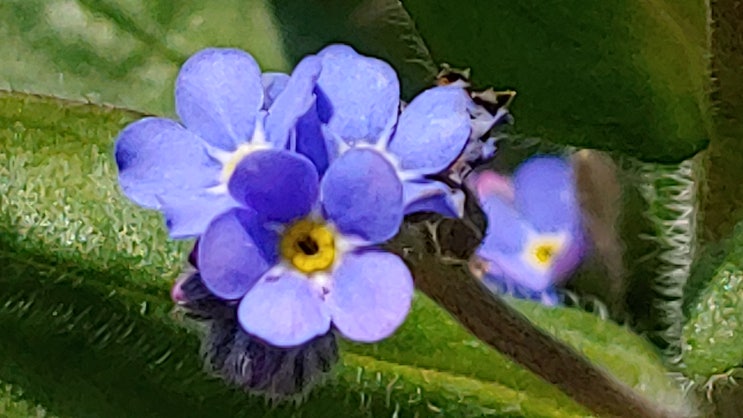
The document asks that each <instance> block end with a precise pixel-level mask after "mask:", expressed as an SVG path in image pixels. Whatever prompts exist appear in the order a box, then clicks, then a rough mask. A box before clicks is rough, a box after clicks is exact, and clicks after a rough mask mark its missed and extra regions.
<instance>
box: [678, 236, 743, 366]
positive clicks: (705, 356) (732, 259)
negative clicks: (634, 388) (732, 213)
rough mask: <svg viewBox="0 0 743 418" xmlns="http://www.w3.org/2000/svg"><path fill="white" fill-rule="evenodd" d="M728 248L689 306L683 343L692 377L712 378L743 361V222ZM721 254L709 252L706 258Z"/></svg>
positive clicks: (706, 259)
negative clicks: (704, 285)
mask: <svg viewBox="0 0 743 418" xmlns="http://www.w3.org/2000/svg"><path fill="white" fill-rule="evenodd" d="M725 247H726V248H725V250H724V254H725V255H724V257H722V263H721V264H719V265H718V267H717V268H716V269H715V271H714V274H713V275H712V277H711V279H709V281H708V282H707V283H706V287H704V288H703V289H702V290H701V291H699V293H698V295H697V299H696V300H695V301H694V303H692V304H691V305H690V306H689V313H688V315H689V319H688V321H687V323H686V325H685V326H684V330H683V338H684V342H683V346H682V349H683V361H684V363H685V364H686V370H685V374H686V375H687V376H689V377H697V376H701V377H704V378H706V377H710V376H712V375H714V374H718V373H723V372H725V371H727V370H728V369H731V368H733V367H737V366H740V365H741V364H742V363H743V298H741V295H743V224H738V226H737V227H736V230H735V234H734V235H733V237H732V238H730V239H729V240H728V241H727V242H726V243H725ZM718 257H720V255H719V252H718V254H708V257H706V258H705V261H709V260H714V259H716V258H718ZM700 270H701V271H702V272H705V271H709V269H708V268H700ZM697 285H698V284H697Z"/></svg>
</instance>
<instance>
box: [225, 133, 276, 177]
mask: <svg viewBox="0 0 743 418" xmlns="http://www.w3.org/2000/svg"><path fill="white" fill-rule="evenodd" d="M269 148H271V147H270V146H269V145H268V144H263V143H259V144H252V143H251V144H242V145H240V146H239V147H237V149H236V150H235V151H233V152H232V153H231V154H229V158H228V159H227V161H226V162H225V163H223V164H222V173H221V174H220V176H219V180H220V181H221V182H222V183H225V184H226V183H228V182H229V181H230V177H232V174H233V173H234V172H235V169H236V168H237V165H238V164H240V161H242V160H243V158H245V157H247V156H248V154H252V153H253V152H255V151H259V150H263V149H269Z"/></svg>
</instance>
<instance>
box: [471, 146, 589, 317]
mask: <svg viewBox="0 0 743 418" xmlns="http://www.w3.org/2000/svg"><path fill="white" fill-rule="evenodd" d="M472 186H473V188H474V189H475V191H476V193H477V195H478V198H479V200H480V203H481V205H482V208H483V211H484V212H485V215H486V216H487V220H488V227H487V231H486V235H485V239H484V240H483V242H482V244H481V245H480V247H479V248H478V250H477V255H478V256H479V258H480V259H481V260H482V261H483V262H484V265H485V268H484V270H485V279H486V282H490V284H494V285H496V286H499V287H501V288H502V290H505V291H507V292H509V293H512V294H515V295H517V296H522V297H528V298H532V299H541V300H542V301H543V302H545V303H548V304H554V303H556V295H555V288H554V285H555V284H556V283H557V282H559V281H560V280H563V279H565V278H566V277H567V276H568V275H569V274H570V273H572V271H573V270H574V269H575V268H576V267H577V266H578V264H579V263H580V261H581V259H582V257H583V255H584V253H585V249H586V241H585V235H584V232H583V228H582V220H581V212H580V207H579V204H578V201H577V197H576V191H575V185H574V179H573V172H572V169H571V167H570V165H569V164H568V163H567V162H566V161H564V160H563V159H561V158H558V157H546V156H542V157H534V158H531V159H529V160H528V161H526V162H524V163H523V164H521V165H520V166H519V167H518V168H517V169H516V171H515V172H514V174H513V178H512V180H509V179H507V178H505V177H502V176H499V175H497V174H495V173H493V172H482V173H479V175H477V176H476V178H475V180H474V181H473V182H472Z"/></svg>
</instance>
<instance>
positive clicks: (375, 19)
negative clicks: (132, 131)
mask: <svg viewBox="0 0 743 418" xmlns="http://www.w3.org/2000/svg"><path fill="white" fill-rule="evenodd" d="M728 3H729V2H727V1H719V2H714V6H715V7H718V8H719V10H717V11H716V12H715V10H712V11H708V10H707V8H706V5H705V3H704V2H701V1H699V0H683V1H678V2H671V1H665V0H653V1H648V2H639V3H638V2H629V1H616V2H589V1H586V0H570V1H567V2H565V1H563V2H544V1H531V0H529V1H525V2H524V1H521V2H515V1H505V0H497V1H496V0H493V1H487V0H476V1H471V2H467V3H463V2H452V1H439V0H435V1H432V0H424V1H420V0H406V1H404V2H403V3H400V2H398V1H393V0H323V1H319V0H307V1H299V0H273V1H262V0H217V1H213V2H208V3H205V2H200V1H195V0H184V1H178V2H171V1H166V0H153V1H144V0H49V1H45V0H4V1H2V2H0V39H2V40H3V41H2V42H0V54H1V56H2V57H3V60H2V62H0V89H3V90H7V91H14V92H16V93H2V94H1V95H0V266H2V274H0V337H1V338H0V360H2V361H0V385H1V386H0V389H2V390H0V415H2V416H8V417H26V416H58V417H70V418H71V417H86V416H91V417H93V416H95V417H100V416H105V417H117V416H122V417H123V416H153V417H155V416H157V417H165V416H179V417H188V416H194V417H207V416H217V415H220V416H224V415H228V416H286V415H302V416H325V414H326V413H327V411H328V410H333V411H338V413H339V414H342V415H343V416H391V415H393V414H394V413H395V412H397V413H398V416H414V415H415V414H418V415H419V416H480V415H496V416H523V417H532V416H534V417H536V416H540V417H543V416H544V417H551V416H555V417H569V416H583V415H586V414H587V412H586V411H585V410H584V409H583V408H582V407H580V406H579V405H577V404H575V403H574V402H573V401H571V400H570V399H569V398H567V397H566V396H565V395H564V394H562V393H561V392H559V391H558V390H557V389H555V388H553V387H551V386H549V385H547V384H546V383H544V382H543V381H541V380H540V379H538V378H537V377H535V376H534V375H533V374H531V373H529V372H527V371H526V370H525V369H523V368H521V367H520V366H517V365H515V364H513V363H512V362H510V361H508V360H507V359H506V358H504V357H503V356H502V355H500V354H499V353H497V352H494V351H493V350H491V349H489V348H488V347H487V346H485V345H484V344H483V343H481V342H479V341H478V340H477V339H475V338H474V337H472V336H471V335H469V334H468V333H467V332H465V331H464V330H463V329H462V328H461V327H460V326H459V325H457V324H456V323H455V322H454V321H453V320H452V319H451V318H450V317H449V315H448V314H447V313H446V312H444V311H442V310H441V309H439V308H438V307H436V306H435V305H434V304H433V303H432V302H430V301H429V300H428V299H427V298H426V297H425V296H422V295H418V296H417V298H416V302H415V307H414V311H413V313H412V314H411V316H410V317H409V319H408V321H407V322H406V324H405V325H404V326H403V328H402V329H401V330H400V332H399V333H398V334H396V335H395V336H394V337H392V338H391V339H389V340H387V341H385V342H383V343H380V344H375V345H357V344H349V343H343V344H342V361H341V364H340V365H339V366H338V370H337V371H338V372H337V375H336V376H335V377H334V378H333V379H331V380H330V382H328V383H327V384H326V385H324V386H322V387H321V388H319V389H318V390H317V391H315V392H313V393H312V394H311V395H310V397H309V400H308V401H307V402H306V403H303V404H302V405H300V406H294V405H278V406H274V405H267V404H266V403H265V402H264V401H263V399H261V398H256V397H252V396H249V395H246V394H244V393H243V392H241V391H239V390H234V389H231V388H228V387H225V386H224V385H223V384H222V383H221V382H219V381H218V380H216V379H214V378H212V377H209V376H207V375H206V374H205V373H203V372H202V365H201V360H200V358H199V331H198V329H194V328H193V327H190V328H189V327H185V326H184V324H183V321H182V318H180V317H179V316H178V315H177V314H176V313H174V312H172V304H171V302H170V301H169V299H168V294H167V290H168V287H169V286H170V285H171V283H172V281H173V279H174V277H176V276H177V274H178V272H179V270H180V269H181V267H182V265H183V263H184V254H185V251H187V247H188V244H187V243H182V242H181V243H176V242H172V241H169V240H168V239H167V236H166V234H165V231H164V228H163V225H162V220H161V219H160V218H159V217H158V216H157V215H156V214H154V213H151V212H146V211H142V210H140V209H138V208H136V207H135V206H134V205H132V204H131V203H129V202H128V201H126V199H124V198H123V197H122V196H121V195H120V193H119V190H118V188H117V185H116V178H115V167H114V165H113V161H112V155H111V148H112V144H113V138H114V137H115V135H116V133H117V132H118V131H119V130H120V129H121V128H122V127H123V126H124V125H125V124H126V123H128V122H130V121H132V120H134V119H136V118H137V117H139V116H140V115H141V114H142V113H147V114H157V115H166V116H172V115H173V93H172V83H173V80H174V78H175V75H176V74H177V71H178V68H179V66H180V65H181V64H182V62H183V61H184V60H185V59H186V58H187V57H188V56H190V55H191V54H192V53H194V52H195V51H197V50H198V49H200V48H203V47H206V46H234V47H239V48H243V49H245V50H247V51H249V52H251V53H252V54H253V55H254V56H255V57H256V59H257V60H258V61H259V63H260V64H261V66H262V68H263V69H264V70H267V71H268V70H281V71H289V70H290V68H291V65H292V64H293V63H295V62H296V61H297V60H298V59H299V58H301V57H302V56H303V55H305V54H307V53H312V52H315V51H316V50H318V49H319V48H321V47H322V46H324V45H326V44H327V43H330V42H344V43H349V44H351V45H353V46H354V47H355V48H357V49H358V50H359V51H360V52H362V53H366V54H371V55H375V56H379V57H382V58H384V59H386V60H388V61H390V62H391V63H392V65H393V66H394V67H395V68H396V69H397V70H398V72H399V74H400V78H401V81H402V88H403V96H404V97H405V98H410V97H412V96H413V95H414V94H415V93H417V92H419V91H420V90H422V89H424V88H426V87H427V86H429V85H430V83H431V82H432V80H433V78H434V76H435V75H436V72H437V71H438V65H439V64H440V63H442V62H447V63H449V64H451V65H453V66H455V67H471V68H472V76H473V83H474V84H475V85H476V87H482V88H484V87H488V86H494V87H496V88H512V89H515V90H516V91H517V92H518V96H517V99H516V101H515V102H514V104H513V107H512V112H513V114H514V115H515V117H516V121H517V123H516V125H515V127H514V130H513V132H512V139H513V140H515V141H516V142H520V143H529V142H530V141H532V140H533V139H535V138H537V139H539V140H546V141H549V142H552V143H556V144H560V145H563V146H572V147H590V148H597V149H601V150H606V151H610V152H611V153H612V154H613V155H615V156H616V155H622V158H630V159H634V160H645V161H652V162H659V161H660V162H663V163H665V164H668V165H666V166H664V167H666V169H668V167H673V164H676V163H681V162H682V161H683V160H686V159H687V158H689V157H691V156H692V155H694V154H695V153H697V152H699V151H700V150H704V149H705V147H706V146H707V144H708V143H711V147H710V148H711V151H710V152H709V153H707V155H704V156H703V157H704V158H697V159H695V160H694V164H695V168H698V169H699V171H700V172H701V173H702V174H701V176H700V179H701V180H702V181H704V180H706V179H709V180H710V181H711V183H710V184H709V189H710V190H712V193H710V194H709V196H703V197H704V198H705V200H703V202H702V203H703V206H704V212H705V218H704V226H705V228H709V231H707V230H704V231H694V230H693V228H692V230H691V232H689V231H687V232H685V233H691V234H699V235H703V236H704V238H705V241H704V244H705V248H704V251H703V253H702V256H701V257H696V258H695V260H696V259H697V258H698V261H697V263H696V264H695V269H694V275H692V280H691V282H690V283H688V286H686V287H684V286H683V283H681V286H677V288H682V289H683V290H684V292H682V293H683V294H682V295H681V296H679V297H675V298H674V299H681V300H683V301H684V302H685V305H684V306H683V313H684V315H685V317H686V318H688V321H687V322H686V323H685V324H683V333H682V334H683V335H682V336H681V341H680V342H679V343H680V344H681V346H682V349H683V355H682V356H681V360H682V362H681V364H680V365H677V367H676V368H677V369H678V370H680V371H681V372H683V373H684V374H686V376H687V377H686V378H687V379H690V380H689V381H687V383H688V382H693V383H695V384H698V385H699V386H702V383H704V382H705V381H706V379H708V378H709V377H710V376H714V375H715V374H718V373H723V372H726V371H729V370H734V369H735V368H736V367H737V366H740V364H741V359H742V358H743V353H741V352H740V349H739V347H741V345H740V344H738V339H739V338H738V334H739V326H740V325H739V324H740V321H741V320H743V318H741V312H742V311H741V307H740V302H739V301H740V300H741V296H743V288H741V284H740V283H739V276H740V270H741V257H743V254H741V253H740V250H739V249H740V247H741V245H742V243H741V241H740V239H738V238H740V237H739V235H740V234H737V235H734V234H733V233H732V231H731V227H730V226H731V225H734V224H735V223H736V222H737V221H738V220H739V218H740V216H739V215H734V214H733V212H736V211H738V208H737V205H736V202H739V201H740V198H738V197H736V196H737V195H736V196H732V197H733V199H728V198H727V197H728V195H730V194H731V193H737V190H738V188H739V187H738V183H739V176H736V172H737V171H736V170H738V169H739V167H740V166H741V164H740V161H739V158H740V155H739V153H736V152H730V151H729V150H733V149H737V147H738V142H739V138H737V135H738V134H739V133H740V131H741V129H740V124H739V123H737V119H736V118H735V116H734V115H732V113H731V112H732V110H731V109H733V110H734V109H738V108H739V106H737V102H736V99H735V98H736V97H739V96H740V95H737V96H736V92H737V91H739V90H737V89H739V87H740V85H743V84H741V83H737V82H736V80H737V79H736V78H735V76H734V74H735V69H736V68H739V66H736V62H738V61H735V59H736V58H735V55H734V54H733V53H731V51H736V50H738V49H736V45H738V44H739V43H740V39H739V37H736V35H735V33H738V32H736V31H735V30H734V29H735V25H734V24H733V25H731V24H729V22H728V24H719V25H718V24H716V22H718V20H717V19H716V16H723V15H726V13H727V12H726V9H724V8H725V7H727V6H730V5H728ZM730 7H732V6H730ZM730 10H731V11H730V12H729V13H727V15H729V16H737V15H736V14H735V13H734V11H733V9H730ZM709 16H712V18H713V23H714V24H713V25H712V27H713V28H716V30H714V31H712V30H711V29H710V27H709V25H708V23H709V21H708V17H709ZM716 37H722V38H721V39H722V41H720V40H719V39H718V38H716ZM726 54H727V55H726ZM731 57H732V58H731ZM712 74H714V75H720V83H719V84H720V85H719V86H717V87H720V86H722V87H721V88H720V90H719V91H718V90H714V88H715V86H714V83H713V81H712V78H711V77H710V76H711V75H712ZM736 86H737V87H736ZM736 88H737V89H736ZM19 92H28V93H37V94H43V95H49V96H56V97H62V98H67V99H73V100H74V101H65V100H58V99H54V98H51V97H39V96H35V95H32V94H23V93H19ZM710 93H714V94H710ZM716 98H721V100H723V102H724V103H723V105H724V106H723V112H719V113H718V114H716V115H715V117H713V113H714V112H713V111H712V108H711V106H712V104H713V103H714V100H715V99H716ZM79 101H89V102H93V103H96V105H81V104H80V103H77V102H79ZM738 101H739V100H738ZM107 104H112V105H115V106H117V107H123V108H130V109H136V111H123V110H120V109H115V108H111V107H110V106H108V105H107ZM699 161H701V162H702V163H701V164H699V165H697V163H698V162H699ZM640 164H641V163H640ZM687 164H688V163H687ZM646 167H647V166H646ZM695 181H696V180H695ZM705 186H706V185H705ZM700 190H701V191H704V190H705V187H701V188H700ZM737 194H739V193H737ZM651 195H652V191H651ZM700 195H702V194H701V193H700ZM649 204H650V205H652V207H653V208H654V210H655V211H656V212H657V213H660V214H669V213H678V212H679V208H678V207H671V206H669V208H670V209H669V210H664V207H663V205H673V204H674V202H673V201H668V202H665V201H663V202H655V203H653V202H651V203H649ZM682 209H683V208H682ZM690 210H693V211H694V214H695V216H696V213H697V212H696V210H697V207H696V206H694V207H693V208H691V209H690ZM681 212H683V211H681ZM642 215H644V216H645V217H646V218H647V216H648V214H647V213H644V214H638V213H633V212H632V211H631V210H630V211H629V212H628V214H625V216H629V217H630V218H629V219H633V218H632V217H633V216H642ZM651 215H652V214H651ZM625 219H627V218H625ZM646 220H647V221H649V222H652V219H649V218H648V219H646ZM664 221H665V222H671V223H672V221H673V219H664ZM655 227H656V228H655V230H658V228H657V225H655ZM649 230H651V231H652V230H653V228H652V227H651V228H650V229H649ZM671 232H673V231H671ZM650 238H651V240H650V242H652V238H654V237H653V236H651V237H650ZM627 242H628V243H630V244H631V245H634V244H632V241H631V240H629V241H627ZM672 250H673V248H671V251H672ZM630 253H632V252H631V251H630ZM690 254H691V256H695V255H696V254H692V253H690ZM661 261H662V260H661ZM651 264H652V263H651ZM655 264H658V263H655ZM661 264H662V263H661ZM671 264H673V263H671ZM652 274H653V272H652V271H650V272H643V274H641V275H640V276H642V277H640V278H639V279H638V278H633V280H646V281H647V283H654V280H656V279H657V277H652ZM636 276H637V275H636ZM677 285H678V283H677ZM646 287H647V286H646ZM648 299H649V300H650V301H649V302H648V303H656V304H657V303H660V304H663V303H665V302H667V301H664V300H663V299H662V298H661V299H659V298H657V297H656V296H651V297H648ZM620 302H624V301H620ZM515 306H517V307H518V308H519V309H520V310H521V311H522V312H524V313H525V314H526V315H527V316H528V317H529V318H530V319H532V320H533V321H534V322H535V323H537V324H538V325H540V326H542V327H544V328H545V329H547V330H548V331H549V332H550V333H552V334H554V335H555V336H557V337H558V338H559V339H561V340H563V341H565V342H567V343H568V344H570V345H571V346H573V347H574V348H576V349H577V350H578V351H579V352H581V353H583V354H585V355H586V356H588V357H589V358H590V359H592V360H593V361H595V362H596V363H597V364H600V365H601V366H603V367H605V368H606V369H607V370H609V371H610V372H611V373H612V374H614V375H615V376H616V377H617V378H619V379H621V380H622V381H624V382H626V383H628V384H629V385H631V386H633V387H635V388H637V389H638V390H643V391H644V393H645V394H647V395H648V396H649V397H650V398H651V399H654V400H656V401H658V402H660V403H663V404H666V405H680V404H684V403H685V402H687V401H686V400H685V399H684V398H683V396H682V394H681V393H680V391H679V389H678V388H677V387H676V386H674V385H673V384H672V383H671V381H670V380H669V379H668V378H667V376H666V370H667V367H668V366H669V364H668V362H666V364H665V366H664V365H663V362H662V361H661V360H660V358H659V356H658V352H657V350H656V349H655V347H652V346H650V345H648V343H647V342H646V341H645V340H644V338H642V337H640V336H638V335H637V334H636V333H634V332H633V330H632V329H631V328H630V326H636V325H637V324H635V323H633V322H632V320H631V319H632V318H631V317H630V320H628V321H627V324H628V325H626V326H619V325H616V324H615V323H613V322H611V321H607V320H603V319H600V318H598V317H597V316H594V315H592V314H588V313H585V312H582V311H580V310H579V309H576V308H558V309H548V308H544V307H541V306H538V305H535V304H533V303H528V302H515ZM675 320H676V321H682V320H684V318H683V317H679V318H678V319H675ZM649 322H650V323H651V324H652V323H653V321H652V320H650V321H649ZM675 325H681V324H679V323H678V322H677V323H676V324H675ZM651 326H652V325H651ZM688 402H691V401H688ZM339 416H340V415H339Z"/></svg>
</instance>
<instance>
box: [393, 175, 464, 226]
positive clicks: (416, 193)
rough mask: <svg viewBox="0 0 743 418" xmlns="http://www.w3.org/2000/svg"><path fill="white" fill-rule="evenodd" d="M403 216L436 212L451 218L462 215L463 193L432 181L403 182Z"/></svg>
mask: <svg viewBox="0 0 743 418" xmlns="http://www.w3.org/2000/svg"><path fill="white" fill-rule="evenodd" d="M403 196H404V200H405V214H406V215H407V214H410V213H415V212H436V213H440V214H442V215H444V216H449V217H452V218H461V217H462V216H463V215H464V193H463V192H462V191H461V190H453V189H452V188H450V187H449V186H447V185H446V184H444V183H442V182H440V181H434V180H425V179H424V180H417V181H404V182H403Z"/></svg>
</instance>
